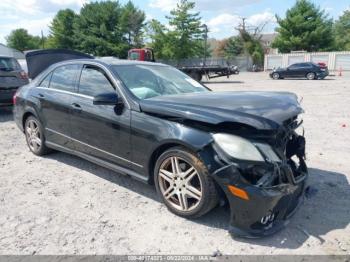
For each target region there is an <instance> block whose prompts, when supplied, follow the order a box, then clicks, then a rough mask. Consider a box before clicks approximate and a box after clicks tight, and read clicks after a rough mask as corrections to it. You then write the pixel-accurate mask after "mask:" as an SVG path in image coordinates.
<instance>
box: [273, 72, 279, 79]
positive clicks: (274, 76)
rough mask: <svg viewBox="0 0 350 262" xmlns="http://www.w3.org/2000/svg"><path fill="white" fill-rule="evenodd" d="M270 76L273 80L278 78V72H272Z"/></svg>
mask: <svg viewBox="0 0 350 262" xmlns="http://www.w3.org/2000/svg"><path fill="white" fill-rule="evenodd" d="M272 78H273V79H274V80H277V79H280V74H279V73H273V74H272Z"/></svg>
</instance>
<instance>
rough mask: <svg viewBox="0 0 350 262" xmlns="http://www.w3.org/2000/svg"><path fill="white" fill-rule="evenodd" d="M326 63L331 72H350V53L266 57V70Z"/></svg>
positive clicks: (294, 54) (292, 54)
mask: <svg viewBox="0 0 350 262" xmlns="http://www.w3.org/2000/svg"><path fill="white" fill-rule="evenodd" d="M301 62H314V63H325V64H326V65H327V66H328V69H329V70H330V71H333V72H334V71H350V52H349V51H344V52H317V53H291V54H280V55H266V56H265V63H264V70H265V71H269V70H273V69H274V68H278V67H287V66H289V65H291V64H294V63H301Z"/></svg>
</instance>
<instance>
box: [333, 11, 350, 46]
mask: <svg viewBox="0 0 350 262" xmlns="http://www.w3.org/2000/svg"><path fill="white" fill-rule="evenodd" d="M334 36H335V44H336V45H335V46H336V49H338V50H342V51H344V50H346V51H350V10H346V11H345V12H344V14H343V15H342V16H340V17H339V19H338V20H337V21H336V22H335V24H334Z"/></svg>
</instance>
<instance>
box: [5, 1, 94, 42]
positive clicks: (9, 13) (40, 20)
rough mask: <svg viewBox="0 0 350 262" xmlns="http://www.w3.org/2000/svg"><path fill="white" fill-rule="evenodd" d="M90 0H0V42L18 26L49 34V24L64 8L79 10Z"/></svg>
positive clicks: (37, 33) (34, 32)
mask: <svg viewBox="0 0 350 262" xmlns="http://www.w3.org/2000/svg"><path fill="white" fill-rule="evenodd" d="M87 1H88V0H25V1H24V0H0V43H5V36H7V35H9V34H10V32H11V31H12V30H14V29H16V28H25V29H27V30H28V32H29V33H30V34H33V35H40V33H41V30H43V32H44V34H45V35H46V34H48V31H49V29H48V25H49V24H50V22H51V20H52V18H53V17H54V16H55V14H56V12H57V11H58V10H60V9H62V8H71V9H73V10H75V11H78V10H79V9H80V8H81V7H82V6H83V4H84V3H86V2H87Z"/></svg>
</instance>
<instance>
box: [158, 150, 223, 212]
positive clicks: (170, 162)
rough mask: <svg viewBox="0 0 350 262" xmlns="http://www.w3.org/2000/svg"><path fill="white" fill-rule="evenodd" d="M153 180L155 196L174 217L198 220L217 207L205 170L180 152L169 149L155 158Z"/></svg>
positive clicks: (216, 197)
mask: <svg viewBox="0 0 350 262" xmlns="http://www.w3.org/2000/svg"><path fill="white" fill-rule="evenodd" d="M154 179H155V185H156V188H157V192H158V194H159V196H160V197H161V199H162V200H163V202H164V204H165V205H166V206H167V207H168V209H169V210H170V211H171V212H173V213H175V214H176V215H179V216H182V217H188V218H195V217H200V216H202V215H204V214H205V213H207V212H209V211H210V210H211V209H212V208H214V207H215V205H216V204H217V203H218V195H217V191H216V188H215V184H214V181H213V180H212V178H211V177H210V176H209V174H208V170H207V168H206V167H205V165H204V164H203V163H202V162H201V161H200V160H199V159H198V157H197V156H196V155H195V154H193V153H191V152H189V151H187V150H186V149H184V148H181V147H177V148H173V149H169V150H167V151H166V152H165V153H163V154H162V155H161V156H160V157H159V158H158V160H157V163H156V167H155V174H154Z"/></svg>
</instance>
